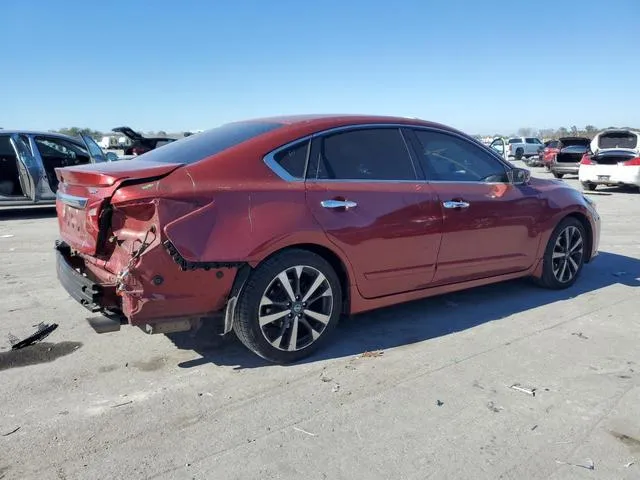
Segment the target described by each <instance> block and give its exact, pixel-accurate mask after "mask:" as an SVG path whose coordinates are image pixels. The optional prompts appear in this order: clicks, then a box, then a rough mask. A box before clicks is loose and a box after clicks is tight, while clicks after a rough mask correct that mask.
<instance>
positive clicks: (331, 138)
mask: <svg viewBox="0 0 640 480" xmlns="http://www.w3.org/2000/svg"><path fill="white" fill-rule="evenodd" d="M306 191H307V205H308V208H309V210H310V211H311V213H312V214H313V216H314V218H315V220H316V221H317V222H318V223H319V224H320V225H321V226H322V228H323V229H324V231H325V232H326V234H327V236H328V238H329V239H330V241H331V242H333V243H334V244H335V245H336V246H337V248H339V249H340V250H341V251H342V252H343V253H344V254H345V255H346V257H347V258H348V259H349V261H350V262H351V264H352V267H353V269H354V271H355V275H356V278H355V282H356V285H357V287H358V290H359V291H360V293H361V294H362V296H363V297H365V298H375V297H381V296H384V295H390V294H394V293H400V292H407V291H411V290H416V289H421V288H425V287H427V286H429V285H430V284H431V281H432V279H433V275H434V273H435V264H436V258H437V253H438V247H439V245H440V238H441V233H440V229H441V226H442V218H441V211H440V208H439V205H438V203H437V198H436V196H435V194H434V192H433V190H431V188H430V187H429V185H427V184H425V183H424V181H419V180H418V176H417V173H416V168H415V166H414V164H413V161H412V159H411V157H410V155H409V151H408V147H407V145H406V143H405V141H404V138H403V136H402V134H401V132H400V130H399V129H397V128H383V127H376V128H354V129H349V130H346V131H340V132H338V133H333V134H327V135H324V136H319V137H317V138H314V140H313V142H312V147H311V153H310V160H309V168H308V173H307V182H306Z"/></svg>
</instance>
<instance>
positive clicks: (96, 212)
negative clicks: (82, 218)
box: [85, 200, 102, 233]
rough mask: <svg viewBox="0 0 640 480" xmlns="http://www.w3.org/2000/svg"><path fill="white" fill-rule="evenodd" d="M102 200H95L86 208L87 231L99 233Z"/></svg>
mask: <svg viewBox="0 0 640 480" xmlns="http://www.w3.org/2000/svg"><path fill="white" fill-rule="evenodd" d="M101 207H102V200H96V201H93V202H91V203H89V204H88V205H87V206H86V215H87V223H86V225H85V228H86V229H87V231H92V232H95V233H98V232H99V231H100V210H101Z"/></svg>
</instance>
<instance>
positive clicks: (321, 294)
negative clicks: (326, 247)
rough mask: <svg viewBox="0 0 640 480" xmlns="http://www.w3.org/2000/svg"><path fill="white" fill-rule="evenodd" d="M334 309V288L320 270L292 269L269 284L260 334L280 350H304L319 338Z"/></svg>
mask: <svg viewBox="0 0 640 480" xmlns="http://www.w3.org/2000/svg"><path fill="white" fill-rule="evenodd" d="M333 308H334V302H333V292H332V290H331V285H330V284H329V281H328V280H327V277H326V276H325V275H324V274H323V273H322V272H321V271H319V270H318V269H316V268H313V267H310V266H305V265H297V266H294V267H290V268H287V269H286V270H283V271H282V272H280V273H279V274H278V275H277V276H276V277H275V278H274V279H273V280H272V281H271V283H269V285H268V286H267V289H266V290H265V292H264V294H263V295H262V297H261V299H260V304H259V307H258V322H259V325H260V331H261V332H262V335H263V336H264V338H265V339H266V340H267V342H269V343H270V344H271V345H272V346H273V347H275V348H277V349H279V350H283V351H289V352H294V351H298V350H302V349H303V348H306V347H308V346H309V345H311V344H312V343H313V342H315V341H316V340H317V339H318V338H320V336H321V335H322V333H323V332H324V330H325V328H326V327H327V324H328V323H329V320H330V319H331V314H332V313H333Z"/></svg>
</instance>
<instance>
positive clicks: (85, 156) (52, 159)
mask: <svg viewBox="0 0 640 480" xmlns="http://www.w3.org/2000/svg"><path fill="white" fill-rule="evenodd" d="M36 145H37V146H38V150H39V151H40V155H41V157H42V160H43V162H45V166H46V164H47V163H51V164H55V165H56V167H67V166H70V165H79V164H83V163H90V161H91V160H90V157H89V152H88V151H87V149H86V148H85V147H81V146H80V145H77V144H75V143H73V142H70V141H68V140H66V139H63V138H55V137H36Z"/></svg>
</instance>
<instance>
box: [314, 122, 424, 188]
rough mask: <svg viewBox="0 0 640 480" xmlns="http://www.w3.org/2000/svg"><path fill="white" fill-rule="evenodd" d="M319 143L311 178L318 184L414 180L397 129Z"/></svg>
mask: <svg viewBox="0 0 640 480" xmlns="http://www.w3.org/2000/svg"><path fill="white" fill-rule="evenodd" d="M319 141H320V148H319V151H317V157H316V158H314V164H313V167H314V170H315V171H314V172H313V173H314V175H312V177H316V178H317V179H319V180H369V181H389V180H396V181H399V180H416V171H415V169H414V166H413V163H412V161H411V157H410V156H409V151H408V150H407V146H406V144H405V141H404V139H403V138H402V135H401V133H400V130H398V129H397V128H367V129H357V130H350V131H346V132H341V133H335V134H333V135H328V136H326V137H323V138H321V139H320V140H319ZM315 155H316V154H315V153H314V157H315Z"/></svg>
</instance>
